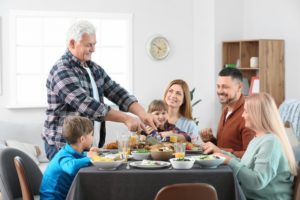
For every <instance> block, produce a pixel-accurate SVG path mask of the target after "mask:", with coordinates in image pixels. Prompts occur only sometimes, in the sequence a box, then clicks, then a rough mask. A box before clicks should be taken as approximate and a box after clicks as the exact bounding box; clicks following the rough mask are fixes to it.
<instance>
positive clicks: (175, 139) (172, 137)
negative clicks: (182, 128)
mask: <svg viewBox="0 0 300 200" xmlns="http://www.w3.org/2000/svg"><path fill="white" fill-rule="evenodd" d="M177 139H178V138H177V135H170V142H172V143H176V142H177Z"/></svg>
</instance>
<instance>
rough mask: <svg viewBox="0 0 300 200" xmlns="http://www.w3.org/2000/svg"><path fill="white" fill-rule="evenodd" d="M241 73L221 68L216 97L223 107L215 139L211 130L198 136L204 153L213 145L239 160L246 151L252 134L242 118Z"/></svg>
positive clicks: (203, 131) (205, 130) (204, 131)
mask: <svg viewBox="0 0 300 200" xmlns="http://www.w3.org/2000/svg"><path fill="white" fill-rule="evenodd" d="M242 82H243V76H242V73H241V72H240V71H239V70H238V69H236V68H223V69H222V70H221V71H220V72H219V77H218V80H217V95H218V97H219V101H220V103H221V104H222V106H223V111H222V115H221V117H220V121H219V125H218V130H217V137H216V138H215V137H214V136H213V133H212V129H211V128H206V129H202V130H201V131H200V136H201V138H202V140H203V142H205V143H204V144H203V148H204V150H205V152H210V150H211V148H213V146H214V145H213V144H215V145H217V146H218V147H219V148H221V149H223V150H225V151H228V152H231V153H232V154H234V155H235V156H237V157H239V158H241V157H242V156H243V154H244V152H245V151H246V149H247V146H248V144H249V142H250V141H251V139H252V138H253V137H254V135H255V134H254V132H253V131H252V130H251V129H249V128H246V127H245V121H244V119H243V117H242V114H243V112H244V104H245V97H244V95H243V94H242Z"/></svg>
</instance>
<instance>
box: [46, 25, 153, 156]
mask: <svg viewBox="0 0 300 200" xmlns="http://www.w3.org/2000/svg"><path fill="white" fill-rule="evenodd" d="M95 45H96V30H95V27H94V26H93V25H92V24H91V23H90V22H88V21H84V20H80V21H77V22H75V23H74V24H73V25H72V26H71V27H70V29H69V31H68V35H67V47H68V49H67V50H66V52H65V53H64V54H63V55H62V57H61V58H60V59H59V60H58V61H57V62H56V64H55V65H54V66H53V67H52V69H51V71H50V73H49V75H48V79H47V84H46V86H47V98H48V108H47V111H46V114H47V119H46V120H45V123H44V129H43V134H42V136H43V139H44V141H45V151H46V154H47V157H48V159H50V160H51V159H52V158H53V156H54V155H55V154H56V153H57V152H58V150H59V149H60V148H61V147H63V146H64V145H65V143H66V141H65V139H64V138H63V135H62V125H63V122H64V118H65V117H67V116H72V115H73V116H74V115H79V116H84V117H88V118H89V119H91V120H92V121H94V135H95V136H97V135H99V134H100V138H99V139H100V140H99V144H98V146H99V147H102V146H103V145H104V143H105V135H106V133H105V121H114V122H121V123H124V124H125V125H126V126H127V127H128V129H129V130H131V131H137V130H140V129H145V126H144V123H145V124H147V125H149V126H151V127H152V128H154V129H156V127H155V124H154V121H153V117H152V115H151V114H149V113H147V112H146V111H145V110H144V108H143V107H142V106H141V105H140V104H139V103H138V102H137V99H136V98H135V97H134V96H133V95H130V94H129V93H128V92H127V91H126V90H125V89H124V88H123V87H121V86H120V85H119V84H117V83H116V82H115V81H113V80H112V79H111V78H110V77H109V76H108V75H107V74H106V72H105V71H104V69H103V68H102V67H100V66H99V65H97V64H96V63H94V62H93V61H91V55H92V53H93V52H94V51H95ZM104 97H106V98H108V99H109V100H110V101H112V102H114V103H115V104H116V105H118V106H119V109H120V110H121V111H127V112H131V113H133V114H135V115H137V116H138V117H139V119H138V118H135V117H132V116H130V115H127V114H125V113H124V112H121V111H118V110H113V109H112V108H111V107H110V106H108V105H106V104H105V103H104V101H103V98H104Z"/></svg>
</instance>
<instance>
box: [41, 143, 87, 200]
mask: <svg viewBox="0 0 300 200" xmlns="http://www.w3.org/2000/svg"><path fill="white" fill-rule="evenodd" d="M90 164H91V161H90V158H89V157H87V156H86V153H85V152H83V153H78V152H77V151H75V150H74V149H73V148H72V146H71V145H69V144H66V145H65V146H64V147H63V148H62V149H61V150H60V151H59V152H58V153H57V154H56V155H55V156H54V158H53V159H52V160H51V161H50V162H49V165H48V167H47V169H46V171H45V173H44V175H43V180H42V183H41V187H40V199H41V200H42V199H55V200H60V199H61V200H64V199H65V198H66V196H67V194H68V192H69V189H70V187H71V184H72V182H73V179H74V178H75V176H76V174H77V172H78V171H79V169H80V168H82V167H87V166H89V165H90Z"/></svg>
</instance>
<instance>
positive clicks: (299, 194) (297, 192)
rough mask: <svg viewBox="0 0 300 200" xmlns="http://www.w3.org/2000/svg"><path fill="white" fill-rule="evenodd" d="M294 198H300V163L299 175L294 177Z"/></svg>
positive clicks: (299, 167)
mask: <svg viewBox="0 0 300 200" xmlns="http://www.w3.org/2000/svg"><path fill="white" fill-rule="evenodd" d="M294 200H300V165H298V169H297V176H295V178H294Z"/></svg>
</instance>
